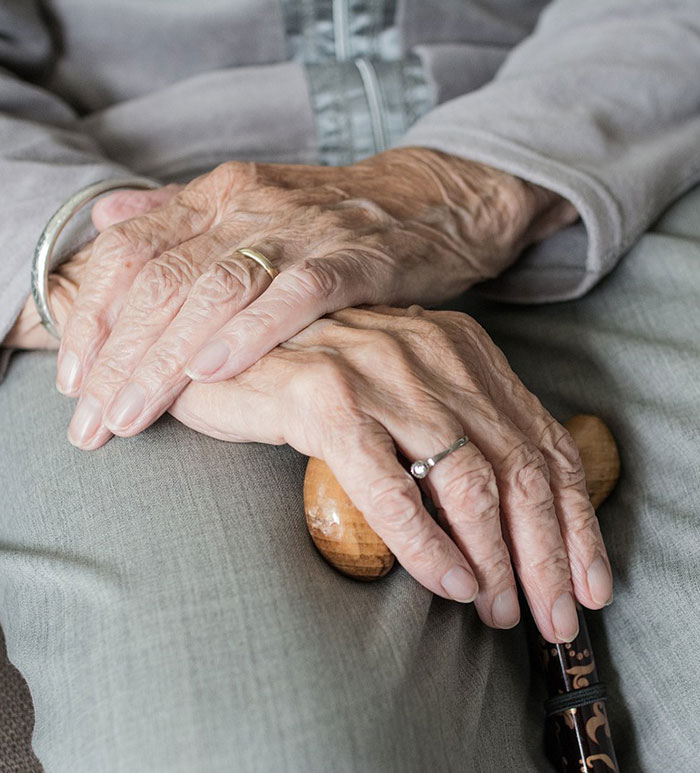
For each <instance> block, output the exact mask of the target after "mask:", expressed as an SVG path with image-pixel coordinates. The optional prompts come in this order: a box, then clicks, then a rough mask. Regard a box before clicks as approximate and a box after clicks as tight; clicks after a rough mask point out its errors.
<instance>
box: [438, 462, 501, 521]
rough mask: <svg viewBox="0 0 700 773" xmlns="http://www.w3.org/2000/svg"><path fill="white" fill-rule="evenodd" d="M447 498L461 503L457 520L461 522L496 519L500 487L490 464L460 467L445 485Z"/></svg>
mask: <svg viewBox="0 0 700 773" xmlns="http://www.w3.org/2000/svg"><path fill="white" fill-rule="evenodd" d="M442 490H443V492H444V496H445V498H446V500H447V501H450V502H454V503H455V505H456V506H457V512H456V514H455V519H454V520H456V521H457V522H458V523H460V524H465V525H467V524H470V523H474V522H483V521H484V520H493V519H494V518H495V517H497V516H498V502H499V500H498V486H497V485H496V476H495V475H494V472H493V468H492V467H491V465H490V464H488V463H486V464H482V465H480V466H479V467H477V468H476V469H473V470H470V471H468V472H465V471H464V470H458V471H456V472H455V474H453V475H450V476H449V477H448V478H447V479H446V480H445V482H444V484H443V486H442Z"/></svg>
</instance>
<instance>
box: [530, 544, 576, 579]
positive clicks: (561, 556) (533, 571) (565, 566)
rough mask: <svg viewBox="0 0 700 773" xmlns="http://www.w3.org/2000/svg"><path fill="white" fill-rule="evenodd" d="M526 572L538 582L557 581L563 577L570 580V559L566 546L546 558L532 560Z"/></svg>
mask: <svg viewBox="0 0 700 773" xmlns="http://www.w3.org/2000/svg"><path fill="white" fill-rule="evenodd" d="M525 571H526V572H527V573H528V574H529V575H530V576H531V577H535V578H537V580H545V579H546V578H552V577H556V578H557V579H558V578H562V577H566V578H568V577H569V557H568V555H567V554H566V550H565V549H564V546H563V545H562V546H560V547H557V548H555V549H554V550H552V551H550V552H549V553H547V555H545V556H541V557H539V558H536V559H531V560H530V561H528V562H527V563H526V566H525Z"/></svg>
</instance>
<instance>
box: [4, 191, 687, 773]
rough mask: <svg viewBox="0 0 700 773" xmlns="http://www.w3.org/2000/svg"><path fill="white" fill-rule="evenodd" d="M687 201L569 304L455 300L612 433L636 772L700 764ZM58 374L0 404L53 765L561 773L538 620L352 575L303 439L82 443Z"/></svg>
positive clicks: (22, 652) (603, 664)
mask: <svg viewBox="0 0 700 773" xmlns="http://www.w3.org/2000/svg"><path fill="white" fill-rule="evenodd" d="M699 210H700V189H695V190H694V191H693V192H692V193H691V194H688V195H687V196H685V197H684V198H683V199H682V200H681V201H680V202H679V203H678V204H677V205H676V206H674V207H673V208H672V210H671V211H670V212H669V213H668V214H667V215H666V216H665V217H664V218H663V219H662V220H661V221H660V222H659V223H658V224H657V226H656V227H655V228H654V229H653V231H652V232H650V233H648V234H646V235H645V236H644V237H643V238H642V239H641V241H640V242H639V244H638V245H637V246H636V247H635V248H634V249H633V250H632V251H631V252H630V254H629V255H628V256H627V257H626V258H625V259H624V260H623V261H622V262H621V263H620V265H619V266H618V268H617V269H616V271H615V272H614V273H613V274H612V275H611V276H610V277H608V278H607V279H606V280H605V281H603V282H602V283H601V284H600V285H599V286H598V287H597V288H596V289H594V290H593V291H592V292H591V293H589V294H588V295H587V296H586V297H585V298H582V299H580V300H576V301H571V302H566V303H561V304H556V305H541V306H514V305H505V304H499V303H496V302H487V301H484V300H479V299H478V297H475V296H473V295H471V296H466V297H465V298H464V299H462V302H461V303H460V304H459V308H461V309H463V310H466V311H469V312H471V313H473V314H474V315H475V316H476V317H477V318H478V319H479V320H480V321H481V322H482V324H484V325H485V327H486V328H487V330H488V331H489V332H490V333H491V334H492V335H493V336H494V338H495V340H496V341H497V343H498V344H499V345H501V346H502V347H503V349H504V351H505V353H506V355H507V356H508V358H509V359H510V361H511V363H512V364H513V366H514V368H515V370H516V372H517V373H518V374H519V375H520V376H521V377H522V378H523V379H524V381H525V383H526V384H527V385H528V386H529V387H530V388H531V389H532V390H534V391H535V392H536V393H537V394H538V395H539V396H540V397H541V398H542V399H543V401H544V403H545V404H546V405H547V407H548V408H549V409H550V410H552V411H553V412H554V414H555V415H556V416H557V417H559V418H560V419H562V420H564V419H566V418H567V417H568V416H570V415H572V414H574V413H578V412H591V413H596V414H598V415H600V416H601V417H603V418H604V419H605V421H606V422H607V423H608V424H609V425H610V427H611V428H612V430H613V433H614V434H615V436H616V438H617V441H618V443H619V446H620V450H621V455H622V478H621V481H620V484H619V486H618V488H617V489H616V491H615V492H614V493H613V495H612V497H611V498H610V499H609V500H608V502H607V503H606V504H605V505H604V506H603V507H602V509H601V512H600V519H601V526H602V530H603V534H604V537H605V541H606V544H607V546H608V549H609V552H610V556H611V561H612V566H613V570H614V573H615V582H616V585H615V600H614V603H613V604H612V605H611V606H610V607H608V608H606V609H605V610H604V611H602V612H600V613H590V614H589V616H588V617H589V623H590V628H591V632H592V637H593V644H594V647H595V652H596V656H597V659H598V664H599V668H600V671H601V675H602V678H603V679H605V680H606V681H607V682H608V685H609V690H610V699H609V714H610V721H611V726H612V732H613V737H614V740H615V743H616V748H617V753H618V756H619V762H620V765H621V770H625V771H632V770H634V771H656V770H684V771H694V770H697V769H698V768H697V762H698V759H700V732H698V731H699V730H700V727H699V720H698V717H699V716H700V694H699V692H698V678H697V671H696V670H695V669H694V667H693V666H692V663H693V657H694V655H693V653H694V652H695V649H696V644H697V640H698V636H700V630H699V627H700V624H699V623H698V621H699V620H700V577H699V573H698V567H699V566H700V540H698V527H699V521H700V515H699V512H698V505H697V503H698V500H699V499H700V464H699V462H698V438H700V414H698V411H697V406H698V404H699V403H700V382H699V381H698V378H697V373H698V371H699V369H700V314H698V302H697V299H698V297H700V221H699V220H698V217H697V213H698V211H699ZM52 383H53V362H52V357H51V356H50V355H46V354H41V353H31V354H21V355H18V356H17V357H16V361H15V363H13V367H12V368H11V369H10V371H9V373H8V376H7V379H6V383H5V385H4V387H3V389H1V390H0V436H1V437H2V438H3V443H4V447H3V455H2V458H1V461H0V491H2V492H3V494H2V497H3V499H2V503H3V504H2V513H3V517H2V542H1V544H0V610H2V612H1V615H2V624H3V627H4V629H5V634H6V637H7V647H8V653H9V656H10V659H11V660H12V661H13V662H14V663H15V664H16V666H17V667H18V668H19V669H20V671H21V672H22V673H23V674H24V676H25V678H26V680H27V682H28V684H29V687H30V689H31V692H32V695H33V698H34V704H35V711H36V726H35V731H34V748H35V751H36V753H37V756H38V757H39V759H40V760H41V761H42V763H43V764H44V766H45V768H46V770H47V771H48V773H117V772H119V773H122V772H123V773H127V772H128V773H154V772H158V773H216V772H217V771H222V773H223V772H224V771H226V773H230V772H231V771H236V772H238V771H241V772H242V773H248V771H266V772H268V771H269V773H273V772H274V773H277V772H278V771H294V773H297V772H298V773H302V771H303V772H304V773H305V772H306V771H311V772H312V773H316V771H318V773H326V771H353V772H354V771H358V773H360V772H362V773H365V772H366V771H379V770H386V771H396V773H399V771H401V773H404V772H405V771H408V772H413V771H415V773H425V771H458V770H460V771H461V770H468V771H494V773H495V772H496V771H498V772H499V773H500V771H510V770H519V771H528V772H530V771H531V772H532V773H535V771H538V772H541V771H544V770H548V767H547V765H546V763H545V762H544V761H543V759H542V757H541V753H540V751H539V749H540V739H541V717H542V713H541V705H540V703H539V697H540V696H539V695H538V692H537V689H536V688H535V686H534V684H531V680H532V678H533V677H531V675H530V670H529V668H530V667H529V663H528V658H527V655H526V647H525V636H524V631H523V625H522V624H521V625H520V626H518V627H517V628H516V629H513V630H511V631H494V630H492V629H488V628H486V627H485V626H484V625H483V624H481V623H480V622H479V621H478V619H477V617H476V615H475V613H474V609H473V607H472V606H462V605H459V604H454V603H450V602H446V601H444V600H442V599H439V598H436V597H432V596H431V594H430V593H429V592H428V591H426V590H425V589H423V588H422V587H421V586H419V585H418V584H417V583H416V582H415V581H413V580H412V579H411V578H410V577H409V576H408V575H407V573H406V572H404V571H403V569H400V568H399V569H397V570H395V571H394V572H393V573H392V574H391V575H389V576H388V577H387V578H385V579H384V580H382V581H380V582H378V583H376V584H362V583H356V582H354V581H351V580H348V579H346V578H344V577H342V576H340V575H338V574H336V573H335V572H334V571H333V570H331V569H330V568H329V567H328V566H327V565H326V564H325V563H324V562H323V560H322V559H321V558H320V557H319V555H318V554H317V553H316V552H315V550H314V548H313V546H312V544H311V542H310V540H309V538H308V535H307V533H306V527H305V524H304V517H303V512H302V499H301V490H302V477H303V471H304V462H305V460H304V459H303V457H301V456H300V455H298V454H297V453H295V452H294V451H292V450H290V449H289V448H287V447H280V448H276V447H268V446H261V445H255V444H239V445H236V444H226V443H222V442H218V441H215V440H211V439H209V438H206V437H203V436H201V435H197V434H196V433H194V432H191V431H190V430H187V429H186V428H184V427H182V426H181V425H179V424H177V423H176V422H174V421H172V420H170V419H167V418H166V419H164V420H162V421H160V422H159V423H158V424H157V425H155V426H154V427H153V428H151V429H149V430H148V431H147V432H145V433H144V434H142V435H139V436H138V437H135V438H132V439H129V440H113V441H111V442H110V443H109V444H107V445H106V446H105V447H104V448H102V449H100V450H99V451H97V452H94V453H90V454H85V453H81V452H79V451H77V450H76V449H74V448H72V447H71V446H70V445H69V444H68V443H67V442H66V441H65V439H64V431H65V426H66V423H67V421H68V418H69V415H70V410H71V404H70V402H69V401H67V400H65V399H64V398H62V397H61V396H60V395H58V394H57V393H56V392H55V390H53V389H52ZM19 770H21V771H22V773H25V770H26V771H29V770H32V771H33V770H34V769H33V768H31V767H27V768H26V769H22V768H20V769H19Z"/></svg>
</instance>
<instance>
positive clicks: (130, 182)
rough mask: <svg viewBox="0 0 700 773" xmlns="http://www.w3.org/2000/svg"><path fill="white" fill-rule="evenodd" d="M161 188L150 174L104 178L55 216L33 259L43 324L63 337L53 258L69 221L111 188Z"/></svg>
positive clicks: (34, 288)
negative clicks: (54, 298)
mask: <svg viewBox="0 0 700 773" xmlns="http://www.w3.org/2000/svg"><path fill="white" fill-rule="evenodd" d="M158 187H160V184H159V183H157V182H154V181H153V180H149V179H148V178H147V177H123V178H112V179H110V180H100V181H99V182H96V183H92V184H91V185H87V186H86V187H85V188H81V189H80V190H79V191H78V192H77V193H76V194H74V195H73V196H71V197H70V198H69V199H68V201H66V202H65V204H63V205H61V206H60V207H59V208H58V209H57V210H56V212H54V214H53V215H52V216H51V218H50V219H49V222H48V223H47V224H46V226H45V228H44V230H43V231H42V232H41V236H40V237H39V241H38V242H37V243H36V247H35V248H34V257H33V258H32V297H33V298H34V305H35V306H36V310H37V312H38V314H39V317H40V319H41V324H42V325H43V326H44V327H45V328H46V329H47V330H48V331H49V333H51V335H52V336H54V337H55V338H59V335H58V330H57V329H56V318H55V317H54V315H53V312H52V311H51V304H50V303H49V288H48V284H49V272H50V271H51V269H52V268H53V265H52V262H51V258H52V256H53V251H54V247H55V246H56V242H57V241H58V237H59V236H60V235H61V231H63V229H64V228H65V227H66V224H67V223H68V221H69V220H70V219H71V218H72V217H73V215H75V213H76V212H78V211H79V210H80V209H82V208H83V207H84V206H85V205H86V204H87V203H88V202H90V201H92V200H93V199H95V198H97V197H98V196H100V195H102V194H103V193H107V192H108V191H114V190H118V189H119V188H136V189H138V190H152V189H153V188H158Z"/></svg>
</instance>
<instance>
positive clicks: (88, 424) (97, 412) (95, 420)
mask: <svg viewBox="0 0 700 773" xmlns="http://www.w3.org/2000/svg"><path fill="white" fill-rule="evenodd" d="M101 424H102V406H101V405H100V402H99V400H97V398H95V397H93V396H92V395H85V396H84V397H82V398H81V399H80V402H79V403H78V407H77V408H76V409H75V413H74V414H73V418H72V419H71V422H70V424H69V425H68V438H69V440H70V442H71V443H73V445H75V446H84V445H87V443H88V442H89V441H90V440H92V438H93V437H94V435H95V433H96V432H97V430H98V429H99V428H100V425H101Z"/></svg>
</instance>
